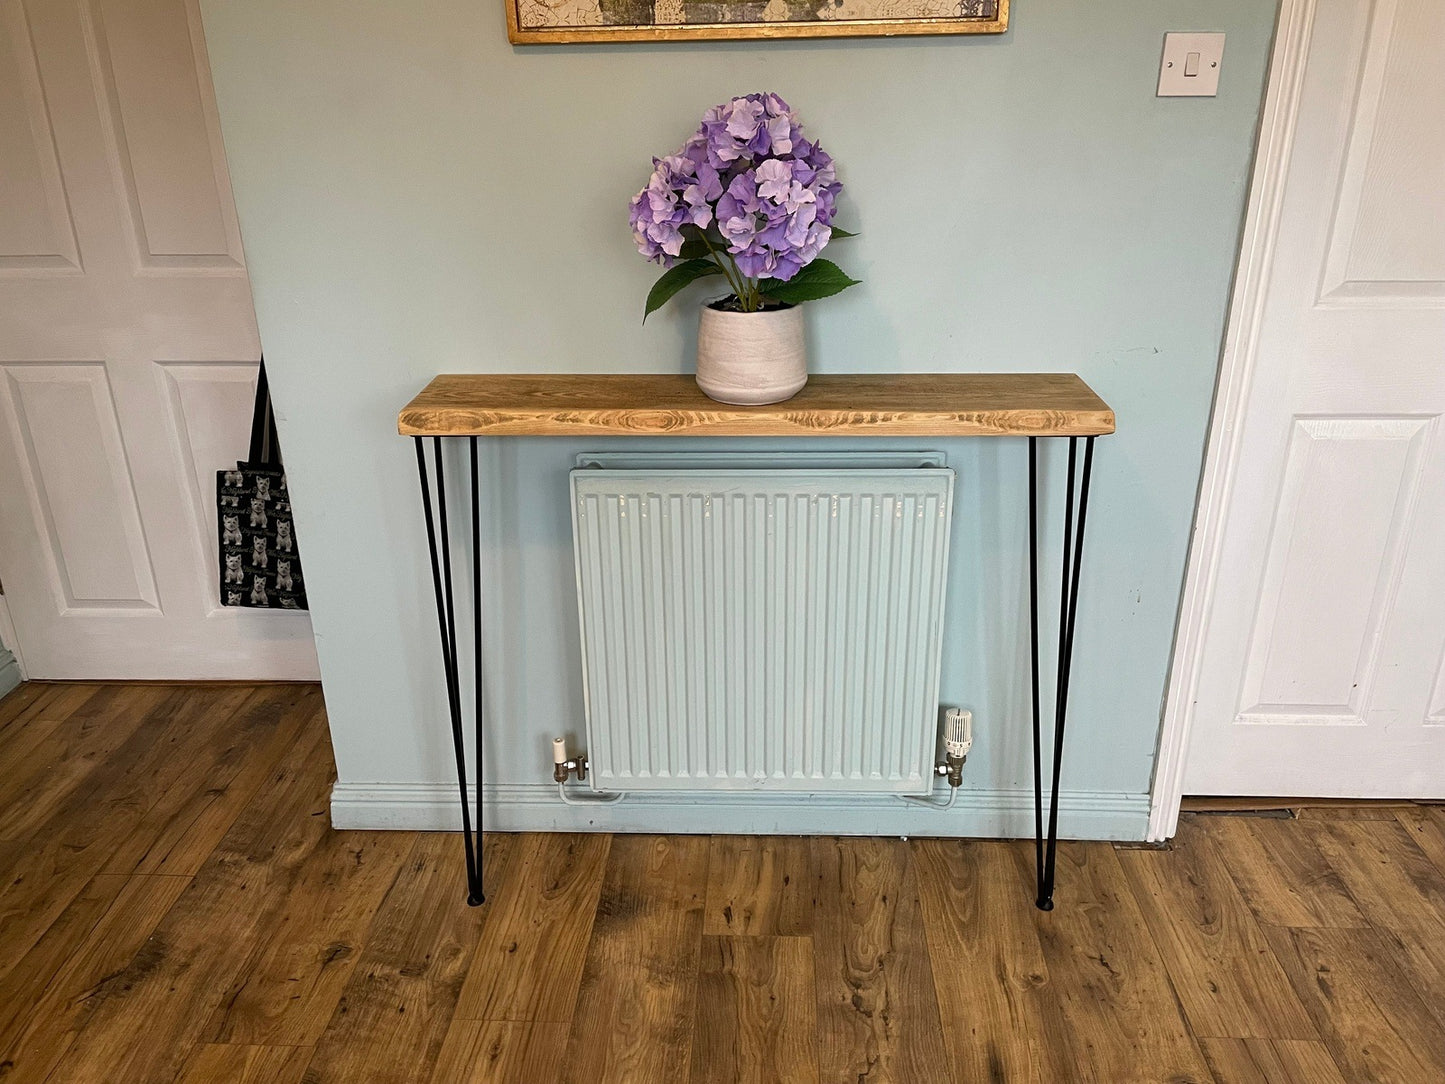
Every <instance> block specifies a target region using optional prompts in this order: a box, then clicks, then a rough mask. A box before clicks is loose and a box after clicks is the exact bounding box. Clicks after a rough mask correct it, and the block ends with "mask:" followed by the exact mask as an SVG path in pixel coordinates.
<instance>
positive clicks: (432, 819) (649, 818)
mask: <svg viewBox="0 0 1445 1084" xmlns="http://www.w3.org/2000/svg"><path fill="white" fill-rule="evenodd" d="M573 788H574V790H575V792H576V793H577V794H578V795H579V796H581V795H585V794H587V793H588V791H587V788H585V787H577V786H576V784H573ZM935 794H936V795H937V796H938V797H939V799H940V800H941V799H943V798H945V797H947V791H946V789H945V788H943V787H939V788H938V790H937V791H935ZM473 801H474V802H475V792H473ZM486 814H487V816H486V827H487V830H488V831H498V832H558V831H562V832H671V833H696V834H711V833H728V834H737V835H819V836H839V835H842V836H905V835H906V836H947V837H959V838H965V837H969V838H999V839H1015V838H1016V839H1025V838H1027V839H1032V838H1033V835H1034V798H1033V794H1032V792H1030V791H1022V790H967V789H965V790H963V791H961V792H960V793H959V795H958V800H957V802H956V803H955V805H954V807H953V809H951V810H946V811H945V810H933V809H923V808H920V807H917V806H913V805H909V804H907V803H905V802H903V801H901V800H900V799H898V798H897V797H894V796H892V795H885V796H877V795H867V796H858V795H838V794H828V795H821V794H820V795H798V794H757V795H706V796H702V797H698V796H691V795H681V794H648V795H639V796H637V797H630V798H627V799H624V800H623V801H621V802H617V803H615V804H608V805H596V806H591V807H587V806H574V805H566V804H564V803H563V802H562V800H561V799H560V798H558V797H557V788H556V785H555V784H552V783H507V784H497V785H492V786H488V787H487V805H486ZM1045 815H1047V809H1046V810H1045ZM1148 821H1149V796H1148V795H1147V794H1107V793H1099V792H1097V791H1063V792H1061V793H1060V795H1059V836H1060V838H1062V839H1107V840H1142V839H1143V838H1144V834H1145V830H1146V828H1147V827H1148ZM331 824H332V827H333V828H342V829H357V830H364V831H388V830H394V831H413V832H416V831H420V832H438V831H456V830H457V829H459V828H460V827H461V810H460V807H459V806H458V803H457V787H456V784H455V783H337V784H335V786H333V787H332V790H331Z"/></svg>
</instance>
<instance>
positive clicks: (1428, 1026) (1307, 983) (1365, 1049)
mask: <svg viewBox="0 0 1445 1084" xmlns="http://www.w3.org/2000/svg"><path fill="white" fill-rule="evenodd" d="M1265 935H1266V937H1267V938H1268V939H1269V943H1270V946H1271V947H1272V948H1273V949H1274V953H1275V956H1276V957H1277V958H1278V959H1279V961H1280V963H1281V964H1282V965H1283V966H1284V969H1285V971H1286V973H1287V974H1288V975H1289V977H1290V981H1291V982H1292V983H1294V987H1295V992H1296V993H1297V994H1298V995H1299V998H1300V1001H1301V1002H1302V1003H1303V1004H1304V1006H1305V1008H1306V1009H1307V1010H1308V1011H1309V1013H1310V1015H1311V1017H1312V1018H1313V1019H1314V1023H1315V1027H1316V1029H1317V1030H1318V1032H1319V1036H1320V1039H1321V1040H1322V1041H1323V1042H1324V1043H1325V1045H1326V1046H1327V1047H1328V1048H1329V1051H1330V1054H1331V1056H1332V1057H1333V1058H1334V1061H1335V1064H1336V1065H1337V1066H1338V1067H1339V1068H1340V1070H1341V1071H1342V1073H1343V1074H1344V1076H1345V1079H1347V1080H1350V1081H1355V1080H1361V1081H1392V1082H1393V1081H1400V1082H1401V1084H1406V1082H1414V1081H1427V1080H1430V1081H1434V1080H1445V1029H1442V1028H1441V1027H1440V1024H1439V1020H1438V1019H1437V1018H1436V1017H1435V1016H1434V1015H1433V1013H1432V1012H1431V1010H1430V1008H1429V1006H1428V1005H1427V1004H1426V1003H1425V1002H1424V1001H1423V1000H1422V998H1421V997H1420V995H1419V994H1418V993H1416V991H1415V989H1414V988H1413V986H1412V985H1411V983H1410V982H1409V979H1408V976H1407V975H1406V974H1405V972H1404V971H1403V970H1402V969H1401V967H1400V963H1399V960H1398V958H1397V956H1396V953H1395V951H1394V947H1393V946H1392V945H1391V943H1390V941H1389V939H1388V938H1387V937H1386V936H1385V935H1383V934H1381V933H1379V932H1378V931H1376V930H1330V929H1304V930H1299V929H1296V930H1291V929H1285V928H1283V927H1277V926H1267V927H1265Z"/></svg>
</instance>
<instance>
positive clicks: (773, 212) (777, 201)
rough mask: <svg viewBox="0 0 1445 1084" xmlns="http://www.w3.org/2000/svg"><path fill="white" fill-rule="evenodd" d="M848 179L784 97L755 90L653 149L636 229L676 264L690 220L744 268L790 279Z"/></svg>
mask: <svg viewBox="0 0 1445 1084" xmlns="http://www.w3.org/2000/svg"><path fill="white" fill-rule="evenodd" d="M842 189H843V186H842V185H841V184H840V183H839V182H838V177H837V172H836V170H835V169H834V166H833V159H832V158H831V157H830V156H829V155H828V153H827V152H826V151H824V150H823V149H822V148H821V147H820V146H818V144H817V143H815V142H813V141H811V140H809V139H807V138H806V137H805V136H804V135H803V129H802V126H801V125H799V123H798V118H797V116H796V115H795V114H794V113H793V111H792V109H791V108H790V107H789V106H788V103H787V102H785V101H783V99H782V98H780V97H778V95H776V94H749V95H746V96H744V97H741V98H734V99H732V101H729V102H724V103H723V104H722V105H719V106H715V107H714V108H712V109H709V110H708V111H707V112H706V113H705V114H704V115H703V118H702V122H701V123H700V124H699V125H698V129H697V131H696V132H695V133H694V134H693V136H692V138H691V139H689V140H688V141H687V143H686V144H684V146H683V147H682V149H681V150H679V151H678V152H677V153H676V154H673V155H669V156H668V157H666V158H657V159H653V172H652V177H651V178H650V179H649V180H648V183H647V187H646V188H644V189H643V190H642V191H641V192H639V193H638V194H637V195H636V196H634V197H633V199H632V203H631V206H630V216H629V217H630V221H631V224H632V236H633V239H634V240H635V241H636V242H637V248H638V251H639V252H641V253H642V254H643V255H644V256H646V257H647V258H648V259H649V260H652V261H654V262H656V263H660V264H663V265H664V266H667V267H671V266H672V264H673V262H674V260H675V259H676V258H677V256H678V255H679V254H680V253H681V251H682V246H683V243H684V241H685V240H686V239H687V238H686V237H685V236H684V234H683V232H682V230H683V228H684V227H687V226H694V227H697V229H698V230H701V231H706V234H707V236H708V237H709V238H711V239H713V241H714V244H715V245H717V246H718V247H719V248H723V247H725V250H726V253H727V255H728V256H730V257H731V258H732V260H733V261H734V262H735V263H736V266H737V268H738V269H739V270H740V271H741V272H742V274H744V275H746V276H747V277H748V278H752V279H759V278H772V279H779V280H782V281H784V282H786V281H787V280H789V279H791V278H792V277H793V276H794V275H796V274H797V273H798V272H799V271H800V270H802V269H803V268H804V267H806V266H807V265H808V264H809V263H811V262H812V261H813V260H814V259H815V258H816V257H817V255H818V253H819V252H821V251H822V250H823V246H825V245H826V244H827V243H828V240H829V238H830V237H831V236H832V232H833V231H832V222H833V214H834V210H835V208H836V206H837V199H838V194H839V192H841V191H842ZM694 236H696V234H694Z"/></svg>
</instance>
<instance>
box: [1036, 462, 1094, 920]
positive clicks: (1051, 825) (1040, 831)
mask: <svg viewBox="0 0 1445 1084" xmlns="http://www.w3.org/2000/svg"><path fill="white" fill-rule="evenodd" d="M1077 452H1078V438H1077V437H1070V438H1069V477H1068V483H1067V485H1066V487H1065V495H1064V562H1063V572H1062V573H1061V580H1060V597H1059V657H1058V674H1057V677H1056V680H1055V683H1054V750H1053V751H1054V758H1053V769H1052V771H1051V773H1050V775H1051V779H1050V788H1049V817H1048V826H1047V829H1045V825H1044V801H1043V740H1042V735H1041V731H1040V725H1039V719H1040V714H1039V531H1038V489H1039V479H1038V438H1036V437H1030V438H1029V649H1030V663H1031V674H1032V679H1033V680H1032V694H1033V725H1034V733H1033V738H1034V855H1035V863H1036V865H1035V869H1036V873H1037V879H1038V895H1037V896H1036V897H1035V899H1034V906H1035V907H1037V908H1038V909H1039V910H1040V911H1052V910H1053V909H1054V871H1055V862H1056V859H1057V857H1058V845H1059V769H1060V768H1061V766H1062V763H1063V757H1064V722H1065V720H1066V719H1067V717H1068V703H1069V672H1070V666H1071V664H1072V661H1073V654H1074V616H1075V614H1076V613H1077V612H1078V602H1079V570H1080V568H1081V566H1082V564H1083V556H1084V519H1085V517H1086V516H1087V514H1088V510H1089V475H1090V473H1091V471H1092V468H1093V463H1094V438H1093V437H1086V438H1085V442H1084V469H1083V474H1082V476H1081V477H1080V478H1079V483H1078V494H1079V499H1078V522H1077V525H1076V524H1075V522H1074V519H1075V505H1074V488H1075V487H1074V480H1075V475H1076V461H1077Z"/></svg>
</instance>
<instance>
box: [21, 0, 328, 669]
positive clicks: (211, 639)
mask: <svg viewBox="0 0 1445 1084" xmlns="http://www.w3.org/2000/svg"><path fill="white" fill-rule="evenodd" d="M258 352H259V347H258V344H257V336H256V326H255V317H254V314H253V312H252V308H251V291H250V284H249V283H248V281H247V279H246V269H245V263H244V261H243V258H242V253H241V242H240V234H239V232H238V230H237V226H236V216H235V211H234V208H233V207H232V203H231V190H230V183H229V181H228V179H227V176H226V162H225V156H224V154H223V152H222V148H221V139H220V130H219V127H218V125H217V119H216V111H215V104H214V101H213V95H212V90H211V83H210V73H209V69H208V67H207V63H206V52H205V44H204V41H203V40H202V37H201V22H200V15H199V12H198V11H197V9H196V5H195V3H194V0H64V2H61V0H0V582H3V584H4V590H5V597H6V601H7V603H8V607H9V611H10V615H11V618H12V619H13V621H14V625H15V634H16V637H17V639H18V641H19V643H20V646H21V649H22V651H23V654H24V658H25V662H26V664H27V669H28V671H29V675H30V676H31V677H32V678H310V677H315V676H316V655H315V648H314V645H313V643H312V640H311V627H310V621H309V619H308V618H307V617H306V615H304V614H296V613H283V612H270V611H260V610H237V609H228V608H225V607H222V606H221V605H220V599H219V596H218V587H217V573H216V527H215V512H214V504H215V493H214V487H215V473H214V472H215V471H216V469H217V468H219V467H223V466H227V465H231V464H233V463H234V461H235V460H236V459H237V458H238V457H244V456H245V454H246V450H247V434H248V430H249V427H250V418H251V396H252V392H253V389H254V383H255V374H256V365H255V359H256V357H257V356H258Z"/></svg>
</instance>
